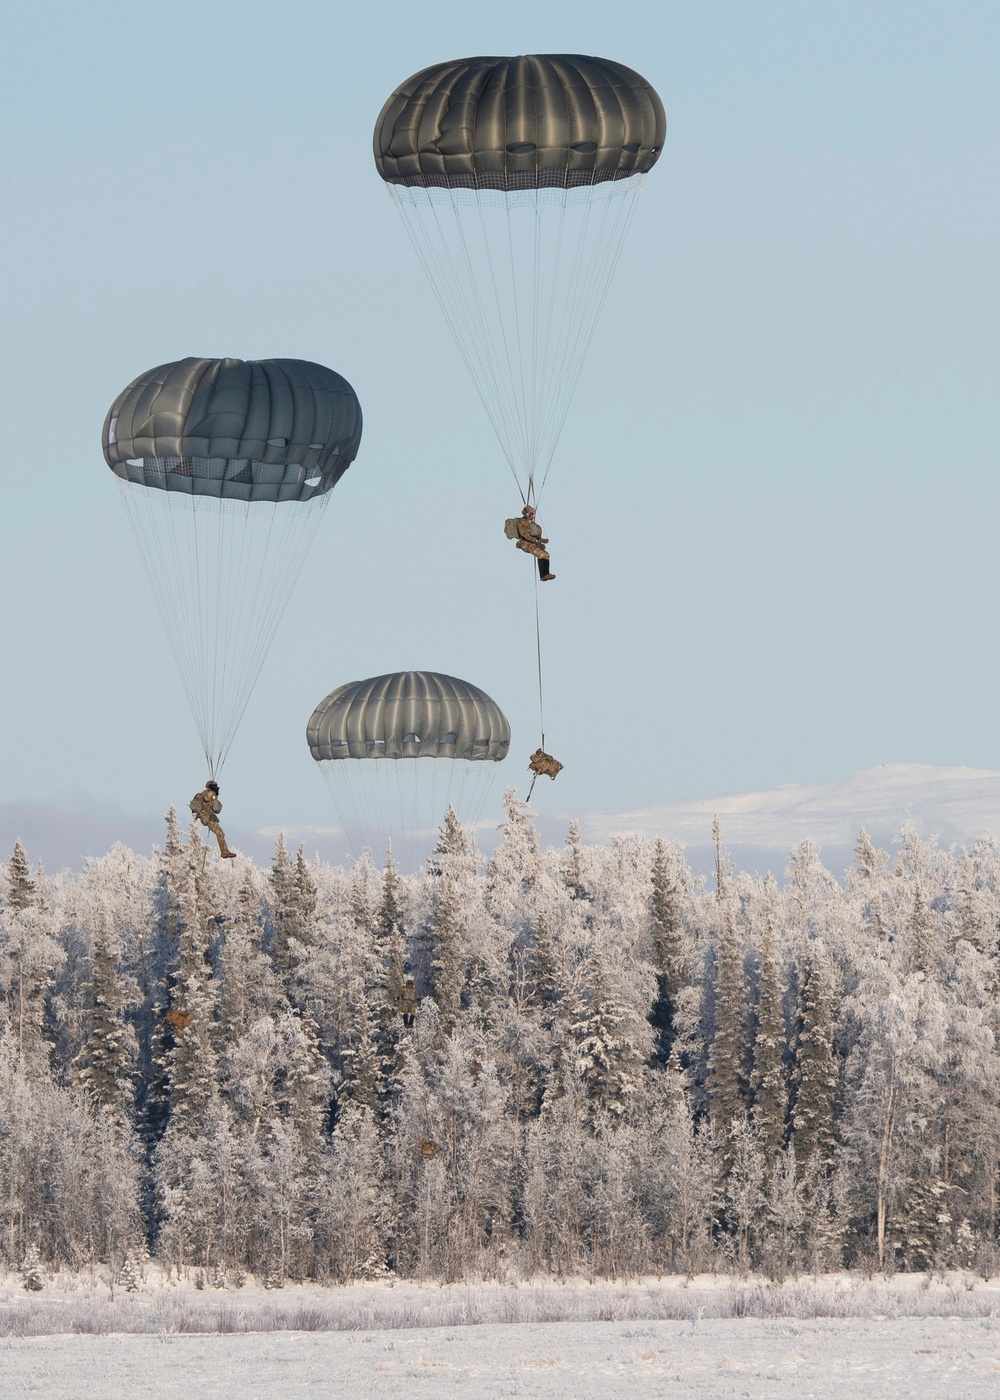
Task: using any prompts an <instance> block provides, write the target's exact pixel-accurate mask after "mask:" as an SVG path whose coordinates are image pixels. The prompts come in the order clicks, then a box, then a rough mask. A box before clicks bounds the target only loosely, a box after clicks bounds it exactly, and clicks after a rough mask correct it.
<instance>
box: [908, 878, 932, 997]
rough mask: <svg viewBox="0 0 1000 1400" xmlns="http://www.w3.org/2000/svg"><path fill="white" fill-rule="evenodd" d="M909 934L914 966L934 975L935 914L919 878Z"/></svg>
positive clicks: (916, 884) (915, 886) (914, 896)
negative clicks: (929, 905)
mask: <svg viewBox="0 0 1000 1400" xmlns="http://www.w3.org/2000/svg"><path fill="white" fill-rule="evenodd" d="M909 932H910V946H911V948H912V957H913V966H914V967H915V968H916V969H917V970H918V971H919V972H926V973H931V974H932V973H933V972H934V970H935V969H936V967H937V960H938V951H939V949H938V938H937V931H936V929H935V927H934V914H933V911H932V910H931V909H929V908H928V907H927V901H926V900H925V898H924V891H923V885H922V883H921V880H920V877H919V876H918V877H917V879H916V882H915V884H914V889H913V913H912V914H911V915H910V930H909Z"/></svg>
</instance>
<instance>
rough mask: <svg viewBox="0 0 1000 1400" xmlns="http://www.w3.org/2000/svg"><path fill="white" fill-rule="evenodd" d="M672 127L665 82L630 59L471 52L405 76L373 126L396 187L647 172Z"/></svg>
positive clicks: (524, 185)
mask: <svg viewBox="0 0 1000 1400" xmlns="http://www.w3.org/2000/svg"><path fill="white" fill-rule="evenodd" d="M666 130H667V119H666V116H665V114H664V111H663V104H662V102H661V101H660V99H659V97H658V95H657V93H656V91H655V89H654V88H652V87H651V86H650V85H649V83H647V82H646V80H645V79H644V78H642V77H640V75H639V74H638V73H635V72H633V70H632V69H631V68H626V67H625V65H624V64H622V63H615V62H613V61H612V60H610V59H606V58H588V57H585V56H584V55H582V54H527V55H521V56H520V57H517V58H461V59H455V60H454V61H452V62H449V63H436V64H434V66H433V67H431V68H425V69H423V70H422V71H421V72H419V73H416V74H414V76H413V77H412V78H409V79H407V81H406V82H405V83H401V84H400V86H399V87H398V88H397V89H396V91H395V92H394V93H393V94H392V96H391V97H390V98H389V100H388V102H386V104H385V106H384V107H383V108H382V111H381V113H380V114H379V118H378V121H377V122H376V124H375V140H374V145H375V164H376V166H377V167H378V172H379V174H380V175H381V176H382V179H383V180H385V181H386V182H387V183H390V184H399V185H411V186H424V187H429V186H444V187H446V188H449V189H460V188H465V189H495V190H526V189H542V188H546V187H561V188H563V189H569V188H572V187H574V186H578V185H596V184H601V183H603V182H605V181H608V180H624V179H628V178H629V177H630V176H632V175H639V174H644V173H645V172H646V171H648V170H650V169H652V167H653V165H655V163H656V161H657V159H658V157H659V154H660V151H661V149H662V147H663V142H664V138H665V136H666Z"/></svg>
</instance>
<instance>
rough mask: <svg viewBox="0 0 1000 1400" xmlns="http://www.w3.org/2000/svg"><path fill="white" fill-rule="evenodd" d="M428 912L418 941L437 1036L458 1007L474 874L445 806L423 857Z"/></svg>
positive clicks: (458, 827)
mask: <svg viewBox="0 0 1000 1400" xmlns="http://www.w3.org/2000/svg"><path fill="white" fill-rule="evenodd" d="M428 874H429V877H430V886H431V892H430V910H429V913H428V916H427V923H426V929H425V932H424V942H425V946H426V949H427V954H428V961H429V966H428V967H427V969H426V974H425V975H426V977H427V981H428V984H429V991H430V994H431V996H432V997H433V998H434V1001H435V1002H436V1004H437V1008H438V1013H439V1022H438V1028H439V1031H440V1033H441V1034H445V1035H446V1034H447V1033H448V1032H449V1031H451V1030H452V1029H453V1028H454V1026H455V1025H456V1023H457V1021H458V1017H459V1014H460V1012H461V1009H462V994H463V991H464V989H465V980H466V973H467V971H468V966H469V926H468V914H467V911H468V907H469V904H470V901H471V897H472V890H471V885H472V882H473V879H474V876H475V856H474V854H473V850H472V845H471V843H470V841H469V838H468V836H467V835H466V833H465V831H464V830H463V828H462V824H461V822H460V821H459V820H458V816H457V815H456V813H455V809H454V808H453V807H452V806H450V805H449V807H448V810H447V811H446V812H445V817H444V822H443V824H442V826H441V829H440V831H439V833H438V840H437V844H436V845H435V847H434V850H433V852H432V854H431V857H430V860H429V861H428Z"/></svg>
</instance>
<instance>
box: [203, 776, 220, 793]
mask: <svg viewBox="0 0 1000 1400" xmlns="http://www.w3.org/2000/svg"><path fill="white" fill-rule="evenodd" d="M205 786H206V787H207V788H208V790H209V791H210V792H215V793H217V792H218V791H219V784H218V783H217V782H216V781H215V779H214V778H209V780H208V782H207V783H206V784H205Z"/></svg>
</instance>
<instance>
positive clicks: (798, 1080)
mask: <svg viewBox="0 0 1000 1400" xmlns="http://www.w3.org/2000/svg"><path fill="white" fill-rule="evenodd" d="M836 1024H837V1012H836V998H835V994H834V990H833V987H832V986H831V979H830V971H829V966H828V963H827V959H826V955H825V952H824V950H823V949H822V947H819V946H817V945H815V944H813V945H810V946H809V947H808V948H807V949H806V951H805V954H804V956H803V959H802V965H801V968H800V972H799V1002H798V1010H797V1019H796V1027H795V1043H794V1064H793V1069H792V1091H793V1098H792V1106H791V1121H792V1142H793V1143H794V1145H795V1156H796V1159H797V1161H798V1162H799V1165H800V1167H802V1168H803V1169H804V1168H806V1166H807V1165H808V1164H809V1163H810V1162H812V1161H813V1159H815V1164H816V1166H817V1167H819V1168H820V1169H822V1170H823V1171H827V1170H828V1169H829V1168H830V1167H831V1166H832V1164H833V1156H834V1149H835V1146H836V1133H835V1131H834V1121H833V1114H834V1101H835V1097H836V1093H837V1073H838V1072H837V1062H836V1058H835V1056H834V1049H833V1040H834V1032H835V1030H836Z"/></svg>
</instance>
